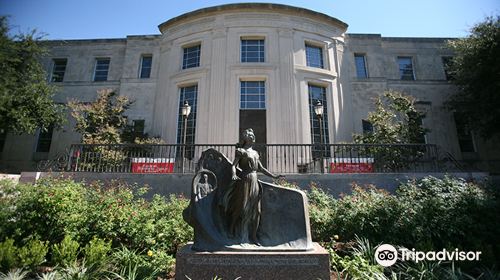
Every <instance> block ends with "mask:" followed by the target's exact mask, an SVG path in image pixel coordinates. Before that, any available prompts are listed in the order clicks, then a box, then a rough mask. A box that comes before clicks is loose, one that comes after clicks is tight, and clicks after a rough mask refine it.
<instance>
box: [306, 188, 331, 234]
mask: <svg viewBox="0 0 500 280" xmlns="http://www.w3.org/2000/svg"><path fill="white" fill-rule="evenodd" d="M307 197H308V198H309V220H310V223H311V234H312V237H313V239H314V240H316V241H329V240H330V239H331V238H332V237H333V236H334V234H337V233H338V232H335V228H336V225H334V224H333V221H332V219H333V217H335V209H336V205H335V204H336V200H335V199H334V198H333V197H332V196H331V195H329V194H327V193H325V192H324V191H323V190H322V189H320V188H318V187H316V186H315V185H314V184H313V185H312V186H311V190H310V191H308V192H307Z"/></svg>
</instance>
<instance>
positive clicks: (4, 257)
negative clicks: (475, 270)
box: [0, 238, 18, 271]
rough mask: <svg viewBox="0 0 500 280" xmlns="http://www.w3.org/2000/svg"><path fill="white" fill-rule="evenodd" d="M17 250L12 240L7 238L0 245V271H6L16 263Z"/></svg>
mask: <svg viewBox="0 0 500 280" xmlns="http://www.w3.org/2000/svg"><path fill="white" fill-rule="evenodd" d="M17 253H18V248H17V247H16V246H15V245H14V240H13V239H10V238H7V239H6V240H5V241H4V242H2V243H0V269H1V270H2V271H8V270H10V269H11V268H14V267H15V266H16V265H17V263H18V256H17Z"/></svg>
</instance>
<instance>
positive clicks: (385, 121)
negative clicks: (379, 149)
mask: <svg viewBox="0 0 500 280" xmlns="http://www.w3.org/2000/svg"><path fill="white" fill-rule="evenodd" d="M423 117H424V115H423V113H421V112H419V111H418V110H417V109H416V108H415V98H413V97H412V96H409V95H404V94H403V93H401V92H397V91H394V90H389V91H386V92H384V94H383V96H380V97H378V98H377V99H375V111H374V112H370V113H369V114H368V118H367V120H368V121H369V122H370V123H371V124H372V125H373V132H371V133H365V134H355V135H353V138H354V141H355V142H356V143H363V144H399V143H420V142H421V139H422V138H423V135H424V134H425V132H426V129H424V128H423V127H422V125H421V120H422V118H423Z"/></svg>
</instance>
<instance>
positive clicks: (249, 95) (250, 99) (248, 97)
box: [240, 81, 266, 109]
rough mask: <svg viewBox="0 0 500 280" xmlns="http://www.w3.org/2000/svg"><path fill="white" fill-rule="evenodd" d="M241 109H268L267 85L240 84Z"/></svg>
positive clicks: (258, 83)
mask: <svg viewBox="0 0 500 280" xmlns="http://www.w3.org/2000/svg"><path fill="white" fill-rule="evenodd" d="M240 109H266V83H265V82H264V81H241V82H240Z"/></svg>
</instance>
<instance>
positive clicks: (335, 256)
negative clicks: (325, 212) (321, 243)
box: [325, 238, 386, 279]
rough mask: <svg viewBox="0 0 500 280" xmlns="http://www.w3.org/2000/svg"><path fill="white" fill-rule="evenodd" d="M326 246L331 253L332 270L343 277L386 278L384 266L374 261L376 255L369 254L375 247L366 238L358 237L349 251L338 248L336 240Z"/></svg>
mask: <svg viewBox="0 0 500 280" xmlns="http://www.w3.org/2000/svg"><path fill="white" fill-rule="evenodd" d="M367 245H368V246H367ZM325 246H326V249H327V251H328V253H329V254H330V266H331V270H332V271H335V272H337V275H339V276H340V277H341V278H342V279H386V278H385V275H384V270H383V267H382V266H380V265H378V264H375V263H374V261H373V256H374V255H369V254H370V253H372V252H375V249H374V248H373V247H371V246H370V244H369V242H367V241H366V240H363V239H359V238H358V239H357V241H356V244H354V246H352V247H351V248H349V252H348V253H345V252H344V253H343V254H342V253H340V252H339V251H338V250H336V242H335V241H332V242H330V243H327V244H325ZM367 256H368V257H367Z"/></svg>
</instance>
